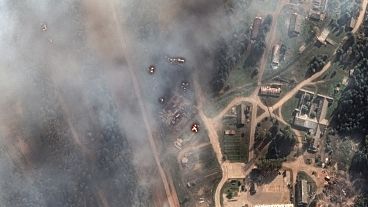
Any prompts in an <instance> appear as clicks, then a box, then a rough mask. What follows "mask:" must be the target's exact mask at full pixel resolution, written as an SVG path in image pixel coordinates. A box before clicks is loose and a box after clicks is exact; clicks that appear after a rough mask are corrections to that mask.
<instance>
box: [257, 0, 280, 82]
mask: <svg viewBox="0 0 368 207" xmlns="http://www.w3.org/2000/svg"><path fill="white" fill-rule="evenodd" d="M285 3H286V1H285V0H281V1H280V2H279V3H278V4H277V8H276V10H275V11H274V12H273V13H272V14H271V15H272V17H273V20H272V25H271V29H270V32H269V33H268V35H267V38H266V41H265V42H266V48H265V51H264V53H263V55H262V59H261V62H260V66H259V72H258V81H257V84H258V85H261V81H262V77H263V73H264V71H265V68H266V65H267V63H268V57H269V56H270V53H272V47H273V46H274V45H275V44H276V43H275V42H276V35H275V32H276V28H277V20H278V18H279V15H280V12H281V10H282V8H283V7H284V5H285Z"/></svg>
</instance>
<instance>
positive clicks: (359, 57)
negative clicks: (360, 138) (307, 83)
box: [333, 33, 368, 135]
mask: <svg viewBox="0 0 368 207" xmlns="http://www.w3.org/2000/svg"><path fill="white" fill-rule="evenodd" d="M350 44H352V45H351V46H349V47H348V49H347V50H346V52H344V51H340V55H339V57H344V58H342V59H349V61H347V62H349V63H350V64H351V65H350V64H349V65H348V66H347V67H349V66H350V67H353V65H355V67H353V70H354V72H353V74H352V77H351V78H350V81H349V85H348V86H347V88H346V89H345V90H344V91H343V93H342V95H341V98H340V100H339V106H338V108H337V110H336V111H335V116H334V120H333V123H334V125H335V127H336V129H337V130H338V131H339V132H340V133H359V134H361V135H364V134H366V133H367V132H368V96H367V94H368V75H367V74H368V37H366V36H365V33H363V34H361V35H360V36H358V38H356V39H355V38H352V40H351V41H350Z"/></svg>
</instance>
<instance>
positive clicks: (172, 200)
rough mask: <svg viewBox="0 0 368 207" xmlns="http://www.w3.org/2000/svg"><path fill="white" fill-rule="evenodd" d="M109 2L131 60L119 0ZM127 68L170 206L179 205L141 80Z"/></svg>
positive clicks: (123, 49) (130, 68)
mask: <svg viewBox="0 0 368 207" xmlns="http://www.w3.org/2000/svg"><path fill="white" fill-rule="evenodd" d="M108 3H109V6H110V10H111V12H112V14H111V15H112V16H113V20H114V24H115V25H114V26H115V28H116V32H117V34H118V36H119V38H118V41H119V42H117V44H119V47H120V50H121V53H122V54H123V55H124V56H125V57H126V60H131V59H132V58H129V57H130V55H131V54H129V53H127V51H129V50H128V48H129V47H128V42H127V41H126V38H127V37H129V35H128V34H123V31H124V30H123V29H122V28H121V22H120V21H119V18H118V11H117V8H119V7H118V6H119V2H117V1H116V0H112V1H109V2H108ZM123 37H124V38H123ZM127 68H128V71H129V75H130V77H131V81H132V83H133V89H134V93H135V95H136V97H137V100H138V106H139V109H140V111H141V116H142V118H143V122H144V126H145V128H146V130H147V137H148V141H149V144H150V147H151V150H152V153H153V156H154V160H155V162H156V165H157V168H158V171H159V174H160V177H161V179H162V182H163V184H164V188H165V192H166V195H167V200H168V203H169V206H170V207H179V206H180V204H179V200H178V196H177V194H176V190H175V187H174V186H173V184H172V182H171V179H170V180H169V179H168V178H167V176H166V174H165V171H164V169H163V168H162V166H161V161H160V157H159V152H158V150H157V147H156V143H155V140H154V137H153V133H152V129H151V127H150V124H149V118H148V117H147V114H148V112H147V109H146V106H145V105H144V101H143V98H142V92H141V88H140V85H139V81H138V79H137V77H136V75H135V73H134V71H133V69H132V66H131V65H129V64H128V63H127Z"/></svg>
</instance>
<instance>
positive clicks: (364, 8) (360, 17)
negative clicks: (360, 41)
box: [351, 0, 368, 33]
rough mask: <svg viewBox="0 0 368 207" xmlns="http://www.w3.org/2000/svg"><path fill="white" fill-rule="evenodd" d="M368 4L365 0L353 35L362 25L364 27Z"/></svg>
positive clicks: (367, 0)
mask: <svg viewBox="0 0 368 207" xmlns="http://www.w3.org/2000/svg"><path fill="white" fill-rule="evenodd" d="M367 4H368V0H363V2H362V5H361V6H360V13H359V16H358V19H357V22H356V24H355V26H354V28H353V30H352V31H351V32H352V33H356V32H357V31H358V29H359V28H360V25H362V23H363V21H364V17H365V11H366V10H367Z"/></svg>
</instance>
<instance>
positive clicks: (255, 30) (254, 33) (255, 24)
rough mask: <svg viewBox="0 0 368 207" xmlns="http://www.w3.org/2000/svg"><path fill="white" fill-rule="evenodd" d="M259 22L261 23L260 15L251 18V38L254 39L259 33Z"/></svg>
mask: <svg viewBox="0 0 368 207" xmlns="http://www.w3.org/2000/svg"><path fill="white" fill-rule="evenodd" d="M261 24H262V17H256V18H255V19H254V20H253V25H252V28H251V29H252V32H251V39H252V40H255V39H257V37H258V35H259V30H260V28H261Z"/></svg>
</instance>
